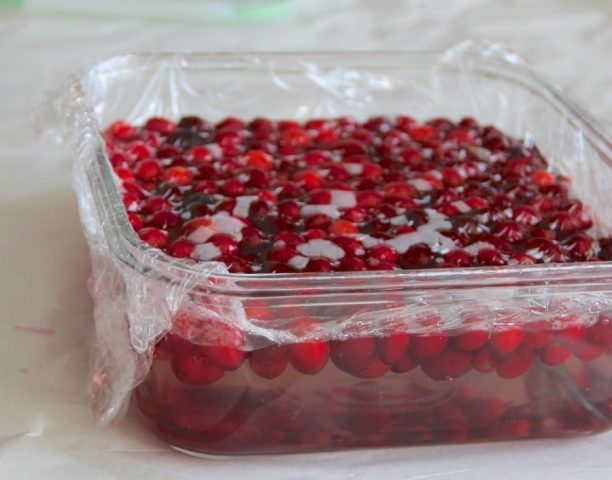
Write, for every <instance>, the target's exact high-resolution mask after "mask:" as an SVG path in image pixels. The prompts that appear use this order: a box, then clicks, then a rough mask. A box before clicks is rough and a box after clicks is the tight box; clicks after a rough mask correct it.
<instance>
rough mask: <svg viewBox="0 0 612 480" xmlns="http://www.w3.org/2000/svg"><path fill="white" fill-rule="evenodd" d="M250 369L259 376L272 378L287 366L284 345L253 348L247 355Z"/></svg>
mask: <svg viewBox="0 0 612 480" xmlns="http://www.w3.org/2000/svg"><path fill="white" fill-rule="evenodd" d="M249 365H250V367H251V370H253V372H255V374H257V375H259V376H260V377H263V378H267V379H273V378H276V377H278V376H279V375H281V374H282V373H283V372H284V371H285V369H286V368H287V349H286V347H285V346H284V345H272V346H270V347H265V348H260V349H258V350H253V351H252V352H251V355H250V357H249Z"/></svg>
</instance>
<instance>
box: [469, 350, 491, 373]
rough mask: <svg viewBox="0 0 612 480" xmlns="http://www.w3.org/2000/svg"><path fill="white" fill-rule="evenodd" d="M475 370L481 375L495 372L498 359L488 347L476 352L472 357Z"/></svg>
mask: <svg viewBox="0 0 612 480" xmlns="http://www.w3.org/2000/svg"><path fill="white" fill-rule="evenodd" d="M472 363H473V366H474V370H477V371H479V372H481V373H489V372H492V371H493V370H495V366H496V364H497V359H496V358H495V356H494V355H493V353H491V350H489V349H488V348H487V347H486V346H485V347H482V348H481V349H480V350H477V351H476V352H474V355H473V357H472Z"/></svg>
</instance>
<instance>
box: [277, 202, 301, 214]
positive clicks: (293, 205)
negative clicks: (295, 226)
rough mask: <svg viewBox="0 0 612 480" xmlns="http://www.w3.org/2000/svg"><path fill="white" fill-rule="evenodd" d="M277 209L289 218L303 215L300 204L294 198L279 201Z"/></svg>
mask: <svg viewBox="0 0 612 480" xmlns="http://www.w3.org/2000/svg"><path fill="white" fill-rule="evenodd" d="M277 209H278V213H279V215H283V216H285V217H287V218H298V217H299V216H300V215H301V210H300V206H299V205H298V204H297V202H294V201H293V200H287V201H285V202H282V203H279V204H278V206H277Z"/></svg>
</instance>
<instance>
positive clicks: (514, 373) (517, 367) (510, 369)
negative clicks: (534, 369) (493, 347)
mask: <svg viewBox="0 0 612 480" xmlns="http://www.w3.org/2000/svg"><path fill="white" fill-rule="evenodd" d="M534 360H535V353H534V352H533V351H532V350H529V349H526V348H519V349H517V350H514V351H513V352H511V353H510V354H508V355H506V356H504V357H503V358H501V359H500V360H499V361H498V362H497V366H496V369H495V371H496V373H497V375H498V376H500V377H502V378H516V377H520V376H521V375H523V374H525V373H526V372H527V370H529V368H530V367H531V365H532V364H533V362H534Z"/></svg>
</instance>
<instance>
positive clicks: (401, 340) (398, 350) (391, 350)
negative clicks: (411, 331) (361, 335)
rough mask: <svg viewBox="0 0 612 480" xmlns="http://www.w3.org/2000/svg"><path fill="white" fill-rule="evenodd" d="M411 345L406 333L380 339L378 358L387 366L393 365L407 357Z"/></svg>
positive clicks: (378, 342) (377, 342) (377, 343)
mask: <svg viewBox="0 0 612 480" xmlns="http://www.w3.org/2000/svg"><path fill="white" fill-rule="evenodd" d="M409 343H410V336H409V335H408V334H407V333H405V332H398V333H393V334H391V335H389V336H386V337H380V338H378V339H376V349H377V352H378V356H379V357H380V359H381V360H382V361H383V362H385V363H386V364H387V365H393V364H395V363H397V362H399V361H400V360H401V359H402V358H403V357H404V356H405V355H406V353H407V351H408V345H409Z"/></svg>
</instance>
